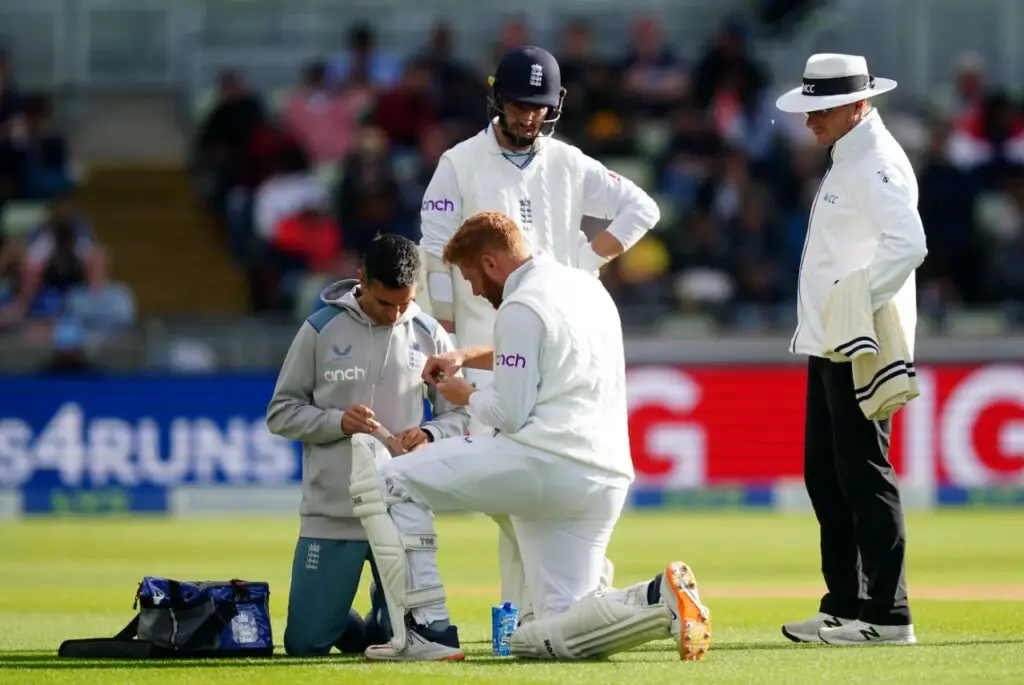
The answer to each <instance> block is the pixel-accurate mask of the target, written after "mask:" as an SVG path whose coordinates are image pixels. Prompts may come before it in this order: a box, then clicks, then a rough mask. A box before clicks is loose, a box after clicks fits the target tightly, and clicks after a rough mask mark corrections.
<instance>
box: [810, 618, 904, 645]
mask: <svg viewBox="0 0 1024 685" xmlns="http://www.w3.org/2000/svg"><path fill="white" fill-rule="evenodd" d="M818 637H819V638H821V641H822V642H824V643H826V644H830V645H913V644H916V643H917V638H916V637H914V626H913V625H907V626H880V625H876V624H874V623H865V622H864V621H860V620H857V621H850V622H849V623H846V624H844V625H841V626H837V627H835V628H821V629H819V630H818Z"/></svg>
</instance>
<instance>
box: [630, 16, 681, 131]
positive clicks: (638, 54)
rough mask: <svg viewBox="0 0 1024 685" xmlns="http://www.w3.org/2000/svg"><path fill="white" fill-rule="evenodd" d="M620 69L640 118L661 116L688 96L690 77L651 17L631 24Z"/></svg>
mask: <svg viewBox="0 0 1024 685" xmlns="http://www.w3.org/2000/svg"><path fill="white" fill-rule="evenodd" d="M623 70H624V72H625V74H624V83H623V86H624V88H625V91H626V93H627V94H628V95H629V96H630V97H631V98H633V99H634V100H635V107H636V108H637V110H638V111H639V112H640V113H642V114H643V115H646V116H652V117H660V116H664V115H665V114H666V113H667V112H668V111H669V110H670V109H671V108H672V107H673V106H674V105H675V104H676V103H678V102H679V101H681V100H682V99H683V98H684V97H685V96H686V94H687V89H688V87H689V76H688V75H687V73H686V71H685V69H684V68H683V64H682V62H681V61H680V59H679V58H678V57H677V56H676V54H675V51H674V50H673V49H672V48H671V47H670V46H668V45H666V44H665V42H664V40H663V39H662V36H661V28H660V26H659V25H658V22H657V21H656V20H655V19H653V18H651V17H642V18H640V19H637V21H636V22H635V23H634V24H633V39H632V42H631V44H630V47H629V51H628V52H627V54H626V59H625V63H624V65H623Z"/></svg>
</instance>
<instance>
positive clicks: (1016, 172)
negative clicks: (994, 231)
mask: <svg viewBox="0 0 1024 685" xmlns="http://www.w3.org/2000/svg"><path fill="white" fill-rule="evenodd" d="M1003 182H1004V188H1005V189H1006V199H1007V200H1008V202H1009V203H1010V208H1009V209H1010V214H1011V215H1012V216H1013V217H1014V220H1013V221H1012V225H1011V226H1009V227H1008V230H1006V232H1005V235H1004V236H1003V237H1002V239H1001V240H999V241H998V242H997V245H996V250H995V258H994V260H993V266H994V267H995V272H996V273H995V282H996V289H997V292H999V293H1000V294H1001V298H1000V299H1001V300H1002V303H1003V304H1004V305H1011V307H1010V309H1011V312H1012V314H1013V315H1014V316H1015V318H1016V319H1017V321H1019V322H1022V323H1024V166H1020V165H1016V166H1011V167H1009V168H1007V169H1006V171H1005V176H1004V179H1003Z"/></svg>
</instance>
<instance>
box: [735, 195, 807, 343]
mask: <svg viewBox="0 0 1024 685" xmlns="http://www.w3.org/2000/svg"><path fill="white" fill-rule="evenodd" d="M773 209H774V208H773V207H772V203H771V196H770V195H769V194H768V192H767V190H765V189H764V188H762V187H760V186H756V185H753V186H750V187H748V188H747V189H746V191H745V192H744V193H743V197H742V200H741V204H740V211H739V214H738V215H737V216H736V218H735V219H734V220H733V221H732V222H731V224H730V225H729V227H728V228H727V233H728V235H729V242H730V244H731V246H732V247H731V250H730V253H731V260H732V268H731V271H732V274H733V282H734V283H735V284H736V293H735V299H736V302H737V304H738V305H739V306H740V308H741V311H740V324H741V325H743V326H753V327H760V326H762V325H764V324H765V323H766V322H767V321H770V320H771V319H768V320H767V321H766V320H765V319H764V315H765V313H766V312H770V310H771V308H772V307H773V306H775V305H779V304H781V303H783V302H785V301H786V299H787V297H788V296H789V295H790V294H791V293H790V291H791V290H792V288H791V287H790V284H789V283H788V277H789V276H790V274H789V273H788V272H787V271H786V269H785V261H784V249H783V246H782V241H781V236H780V233H781V231H780V230H779V226H778V224H777V223H776V221H775V217H774V214H773ZM744 310H745V311H744Z"/></svg>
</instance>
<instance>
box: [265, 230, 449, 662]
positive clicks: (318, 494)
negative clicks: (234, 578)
mask: <svg viewBox="0 0 1024 685" xmlns="http://www.w3.org/2000/svg"><path fill="white" fill-rule="evenodd" d="M419 272H420V260H419V254H418V251H417V249H416V245H415V243H413V242H412V241H410V240H408V239H406V238H403V237H400V236H397V235H383V236H379V237H378V238H376V239H374V240H373V242H371V244H370V245H369V247H368V248H367V250H366V253H365V255H364V257H363V263H362V269H361V270H360V271H359V274H358V276H359V277H358V279H353V280H346V281H339V282H337V283H334V284H332V285H330V286H328V287H327V288H326V289H324V291H323V293H321V295H320V299H321V300H323V302H324V305H325V306H324V307H323V308H322V309H320V310H319V311H317V312H316V313H314V314H313V315H311V316H310V317H309V318H308V319H306V321H305V322H304V323H303V324H302V327H301V328H300V329H299V332H298V333H297V334H296V336H295V339H294V341H293V342H292V345H291V347H290V349H289V350H288V354H287V356H286V357H285V360H284V364H283V365H282V367H281V372H280V374H279V376H278V379H277V385H276V387H275V388H274V396H273V397H272V398H271V400H270V406H269V407H268V409H267V426H268V427H269V429H270V431H271V432H272V433H274V434H275V435H280V436H283V437H285V438H288V439H290V440H297V441H299V442H301V443H302V504H301V508H300V510H299V514H300V525H299V540H298V544H297V545H296V546H295V558H294V560H293V563H292V579H291V589H290V592H289V595H288V622H287V625H286V628H285V634H284V644H285V650H286V651H287V652H288V653H289V654H292V655H320V654H327V653H328V652H330V651H331V647H332V646H337V647H338V648H339V649H340V650H342V651H343V652H362V651H363V649H365V647H366V645H367V642H366V638H367V635H366V634H365V633H368V632H369V633H373V632H375V631H380V630H383V631H385V632H387V631H388V627H387V626H386V621H384V620H381V621H380V624H378V620H377V619H378V618H379V617H386V615H387V611H386V610H384V606H383V593H375V596H374V598H373V609H372V610H371V615H370V616H369V617H368V619H367V621H366V626H365V629H364V628H363V627H362V620H361V617H360V616H359V615H358V613H354V612H352V601H353V599H354V598H355V594H356V591H357V590H358V588H359V580H360V576H361V575H362V570H363V563H364V562H366V561H370V563H371V569H372V571H373V573H374V576H376V568H375V567H374V566H373V560H372V558H371V556H370V547H369V544H368V543H367V542H366V534H365V533H364V532H363V527H362V525H361V524H360V522H359V519H358V518H356V517H354V516H353V515H352V501H351V497H350V496H349V492H348V487H349V477H350V473H351V470H352V454H351V441H350V438H351V437H352V435H354V434H356V433H372V432H373V431H375V430H376V429H377V427H378V426H380V425H383V426H384V427H386V428H387V429H389V430H390V431H392V432H394V433H395V435H396V438H397V440H398V441H399V442H400V443H401V446H402V448H403V449H404V450H405V451H406V452H413V451H415V450H416V449H417V448H418V447H422V446H423V445H425V444H427V443H429V442H433V441H434V440H440V439H441V438H447V437H453V436H460V435H465V433H466V430H467V428H468V426H469V415H468V414H467V412H466V409H465V407H457V406H454V405H452V404H450V403H449V402H448V401H447V400H445V399H444V397H442V396H441V395H440V394H439V393H437V391H436V388H434V387H431V386H427V385H426V384H424V383H423V380H422V378H421V373H422V371H423V367H424V365H425V364H426V360H427V358H428V357H430V356H432V355H435V354H439V353H443V352H448V351H450V350H452V349H453V345H452V342H451V339H450V338H449V337H448V334H447V333H446V332H445V330H444V329H443V328H442V327H441V326H439V325H438V323H437V321H435V320H434V319H432V318H431V317H429V316H427V315H426V314H424V313H423V312H422V311H421V310H420V308H419V307H418V306H417V305H416V303H415V302H414V301H413V300H415V298H416V283H417V279H418V277H419ZM378 422H379V423H378ZM400 458H401V459H415V458H416V455H415V454H410V455H406V456H402V457H400ZM377 586H378V587H380V583H379V582H378V583H377ZM382 624H383V625H382ZM369 637H370V639H371V640H375V639H379V638H380V634H379V632H377V634H375V635H373V634H371V635H370V636H369ZM389 637H390V635H387V636H386V637H385V638H384V639H385V640H386V639H387V638H389Z"/></svg>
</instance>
